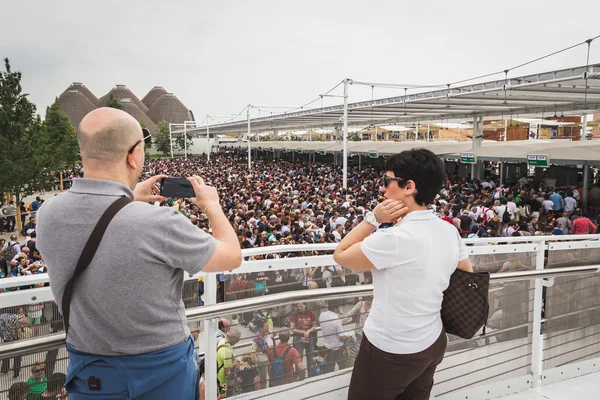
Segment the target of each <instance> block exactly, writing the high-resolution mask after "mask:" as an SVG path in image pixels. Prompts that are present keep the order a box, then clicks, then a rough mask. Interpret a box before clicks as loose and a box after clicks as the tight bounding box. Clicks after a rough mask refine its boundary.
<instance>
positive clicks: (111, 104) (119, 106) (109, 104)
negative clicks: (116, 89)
mask: <svg viewBox="0 0 600 400" xmlns="http://www.w3.org/2000/svg"><path fill="white" fill-rule="evenodd" d="M106 107H112V108H116V109H118V110H122V109H123V104H121V102H120V101H119V99H115V97H114V96H113V95H112V93H111V94H110V97H109V98H108V102H107V103H106Z"/></svg>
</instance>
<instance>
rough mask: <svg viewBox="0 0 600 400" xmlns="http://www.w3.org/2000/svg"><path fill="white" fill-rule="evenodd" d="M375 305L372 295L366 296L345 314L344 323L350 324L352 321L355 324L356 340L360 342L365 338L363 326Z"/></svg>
mask: <svg viewBox="0 0 600 400" xmlns="http://www.w3.org/2000/svg"><path fill="white" fill-rule="evenodd" d="M372 305H373V298H372V297H365V299H364V300H361V301H359V302H358V303H356V305H355V306H354V307H352V309H351V310H350V311H348V313H347V314H346V315H345V316H344V318H345V319H344V321H343V323H344V325H346V324H350V323H352V322H354V323H355V325H354V333H355V334H356V341H357V342H358V343H360V342H362V338H363V328H364V326H365V322H367V317H368V316H369V312H370V311H371V306H372Z"/></svg>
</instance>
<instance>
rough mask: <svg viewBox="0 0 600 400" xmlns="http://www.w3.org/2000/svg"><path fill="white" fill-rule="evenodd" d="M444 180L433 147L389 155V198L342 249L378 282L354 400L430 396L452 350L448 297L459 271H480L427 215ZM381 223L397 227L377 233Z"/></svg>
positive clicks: (348, 262)
mask: <svg viewBox="0 0 600 400" xmlns="http://www.w3.org/2000/svg"><path fill="white" fill-rule="evenodd" d="M444 181H445V171H444V164H443V163H442V161H441V160H440V158H439V157H438V156H436V155H435V154H434V153H432V152H431V151H429V150H427V149H413V150H407V151H403V152H401V153H399V154H396V155H394V156H391V157H389V158H388V159H387V160H386V163H385V174H384V175H383V178H382V187H383V191H384V195H385V198H386V200H385V201H383V202H381V203H380V204H378V205H377V206H376V207H375V209H374V212H372V213H367V215H366V216H365V221H364V222H363V223H361V225H359V226H357V227H356V228H354V229H353V230H352V232H350V234H348V235H347V236H346V237H345V238H344V240H342V242H341V243H340V244H339V245H338V247H337V248H336V250H335V253H334V256H333V258H334V260H335V261H336V262H337V263H338V264H340V265H342V266H343V267H346V268H349V269H352V270H358V271H364V270H369V271H371V272H372V274H373V280H374V285H375V289H374V300H373V306H372V307H371V311H370V313H369V317H368V319H367V321H366V323H365V326H364V329H363V334H364V335H363V339H362V343H361V346H360V351H359V354H358V356H357V358H356V363H355V366H354V369H353V372H352V378H351V381H350V387H349V392H348V398H349V399H350V400H354V399H365V398H373V399H377V398H382V399H383V398H393V397H395V398H396V399H411V400H420V399H428V398H429V396H430V391H431V388H432V387H433V375H434V373H435V370H436V368H437V366H438V365H439V364H440V363H441V362H442V360H443V358H444V353H445V351H446V343H447V338H446V334H445V331H444V328H443V325H442V320H441V316H440V309H441V304H442V299H443V292H444V290H446V288H447V287H448V284H449V282H450V276H451V275H452V273H453V272H454V271H455V270H456V269H457V268H460V269H463V270H465V271H469V272H472V271H473V268H472V266H471V262H470V261H469V257H468V252H467V248H466V246H465V244H464V243H463V241H462V239H461V237H460V235H459V234H458V231H457V230H456V229H453V228H451V227H450V226H449V225H448V224H445V223H444V222H443V221H441V220H440V219H438V218H437V217H436V216H435V215H434V214H433V213H432V212H431V211H430V210H428V206H429V205H430V204H431V203H433V202H434V200H435V197H436V195H437V194H438V193H439V192H440V190H441V189H442V187H443V185H444ZM504 211H505V212H508V211H507V210H506V209H504ZM398 220H399V222H398ZM381 223H395V225H393V226H392V227H390V228H387V229H378V228H379V225H380V224H381ZM375 229H377V230H376V231H375V232H373V231H374V230H375ZM433 246H435V249H434V247H433ZM321 318H323V315H321ZM324 334H325V332H324Z"/></svg>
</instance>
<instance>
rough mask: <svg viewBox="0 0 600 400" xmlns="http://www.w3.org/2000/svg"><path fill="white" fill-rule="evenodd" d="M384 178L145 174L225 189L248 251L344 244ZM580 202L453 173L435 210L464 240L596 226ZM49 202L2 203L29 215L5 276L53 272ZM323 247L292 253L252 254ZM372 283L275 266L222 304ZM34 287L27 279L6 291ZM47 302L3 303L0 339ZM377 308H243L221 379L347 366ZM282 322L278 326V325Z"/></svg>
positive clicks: (298, 171) (273, 172)
mask: <svg viewBox="0 0 600 400" xmlns="http://www.w3.org/2000/svg"><path fill="white" fill-rule="evenodd" d="M76 171H79V172H77V173H75V172H73V173H72V174H69V175H68V178H73V179H76V178H77V177H78V176H79V175H80V172H83V171H80V170H79V169H76ZM382 173H383V171H382V170H381V169H378V168H374V167H371V166H369V167H366V168H362V169H360V170H359V169H358V168H351V169H350V171H349V176H348V188H349V189H348V190H344V189H343V188H342V186H341V182H342V169H341V167H339V166H335V165H332V164H327V163H309V162H291V161H286V160H272V159H264V158H254V159H253V164H252V169H250V170H248V167H247V163H246V158H245V157H243V156H237V155H235V154H233V153H228V152H223V153H218V154H214V155H212V156H211V161H210V162H208V160H207V159H206V157H189V158H187V159H183V158H176V159H157V160H148V161H147V162H146V164H145V166H144V170H143V175H142V179H146V178H149V177H151V176H155V175H159V174H164V175H167V176H169V177H188V176H192V175H199V176H202V177H203V178H204V180H205V181H206V183H207V184H208V185H211V186H214V187H215V188H216V189H217V190H218V193H219V198H220V199H221V203H222V208H223V210H224V212H225V214H226V216H227V217H228V219H229V222H230V223H231V225H232V226H233V228H234V230H235V232H236V234H237V236H238V240H239V244H240V247H241V248H242V249H248V248H253V247H265V246H273V245H284V244H302V243H339V242H340V241H341V240H342V238H343V237H345V235H347V234H348V232H349V231H351V230H352V229H353V227H355V226H357V225H358V224H359V223H360V222H361V221H362V220H363V219H364V216H365V213H366V212H367V211H369V210H372V209H373V208H374V207H375V206H376V205H377V204H378V203H380V202H381V200H382V199H383V198H382V196H381V187H382V186H383V183H382ZM582 197H583V194H582V192H581V188H580V187H564V188H545V187H533V186H531V184H530V183H529V182H528V181H527V180H526V179H522V180H519V181H518V182H515V183H514V184H512V185H504V186H500V185H499V183H498V180H497V179H496V178H495V177H494V176H491V177H486V178H485V179H484V180H482V181H478V180H474V181H470V180H467V179H459V178H457V177H455V176H449V177H448V178H447V180H446V183H445V185H444V188H443V189H442V190H441V192H440V193H439V194H438V195H437V196H436V199H435V201H434V203H433V204H432V205H431V212H432V213H435V214H436V215H437V216H438V217H439V218H441V219H443V220H445V221H447V222H448V223H450V224H452V225H454V226H455V227H456V229H457V230H458V231H459V232H460V234H461V236H462V237H464V238H477V237H488V238H493V237H500V236H504V237H510V236H529V235H564V234H587V233H595V232H596V230H597V226H598V224H599V223H600V217H599V216H597V215H594V214H587V215H584V213H583V211H582ZM588 199H589V201H590V203H589V204H590V205H591V210H592V212H594V211H595V210H596V207H599V206H600V185H599V184H595V185H593V187H592V189H591V190H590V192H589V194H588ZM155 205H156V206H157V207H170V208H173V209H174V210H175V211H177V212H179V213H181V214H183V215H185V216H186V217H187V218H189V220H190V223H191V224H193V225H195V226H197V227H198V229H202V230H204V231H205V232H207V233H211V226H210V224H209V220H208V218H207V215H206V214H205V213H204V210H202V209H200V208H199V207H197V206H196V205H194V204H193V203H192V202H190V201H188V200H187V199H164V200H163V201H162V202H156V204H155ZM42 206H43V200H42V199H41V198H39V197H38V198H37V199H36V201H34V202H32V203H31V204H29V205H25V204H24V203H21V204H20V205H19V207H18V208H17V207H16V206H15V204H14V203H13V202H9V203H8V204H5V205H3V207H2V209H1V214H2V216H3V218H2V226H1V228H2V229H3V230H6V231H8V232H14V231H15V230H16V229H17V227H16V222H15V221H14V216H15V215H16V212H21V214H22V215H24V216H25V215H27V213H31V214H30V217H29V218H28V219H27V221H26V224H24V225H23V226H22V227H21V230H20V232H21V233H22V234H23V235H25V239H20V238H19V237H18V236H17V235H14V234H13V235H12V236H11V237H10V240H8V241H6V240H4V239H2V240H0V249H2V259H1V260H0V267H1V269H0V278H9V277H17V276H25V275H32V274H40V273H46V272H47V268H46V266H45V264H44V261H43V254H40V252H39V251H38V250H37V248H36V230H35V229H36V220H35V213H36V212H37V210H38V209H39V208H40V207H42ZM596 214H597V213H596ZM322 253H323V252H317V251H311V252H289V253H279V254H269V255H266V256H261V255H258V256H252V257H249V259H254V260H259V259H263V258H280V257H298V256H304V255H318V254H322ZM490 272H497V271H490ZM370 281H371V277H370V274H369V273H359V274H356V273H350V272H349V271H347V270H345V269H343V268H341V267H339V266H333V265H332V266H327V267H320V268H306V269H293V270H283V271H269V272H268V273H265V272H258V273H252V274H233V275H225V274H219V276H218V288H219V301H227V300H236V299H243V298H248V297H253V296H262V295H265V294H269V293H277V292H281V291H287V290H296V289H316V288H319V287H332V286H343V285H356V284H362V283H369V282H370ZM193 283H194V284H193V285H186V286H185V287H184V301H185V303H186V307H193V306H198V305H202V304H203V292H204V291H203V281H202V279H201V280H200V281H198V282H193ZM28 288H30V286H22V287H16V288H9V289H5V291H11V290H25V289H28ZM186 291H187V293H186ZM0 295H1V294H0ZM40 304H41V303H40ZM40 304H34V305H28V306H27V307H21V308H19V311H12V312H8V311H7V310H3V312H2V314H1V315H0V336H1V337H2V339H3V341H4V342H9V341H12V340H18V339H20V338H23V337H25V336H24V335H30V336H29V337H31V336H33V335H36V334H38V328H37V326H38V325H40V324H41V323H43V320H44V318H43V315H42V311H43V308H44V307H43V304H41V305H40ZM369 308H370V299H363V300H362V301H360V302H358V303H356V302H353V303H352V305H351V306H350V307H349V309H351V310H350V311H349V312H347V313H345V314H346V315H345V316H344V315H342V316H343V318H342V319H340V318H339V315H340V304H337V303H332V304H320V305H312V306H311V307H307V304H304V303H300V304H296V305H294V306H286V307H277V308H274V309H270V310H259V311H257V312H254V313H245V314H240V315H236V316H234V318H235V320H234V321H232V322H233V325H234V326H231V323H230V322H229V321H226V320H223V321H222V323H220V329H222V330H221V331H220V332H221V333H222V334H223V337H221V338H220V339H221V341H220V342H219V349H218V359H219V360H221V365H222V370H219V382H220V384H221V386H223V387H226V386H227V385H229V387H230V389H229V393H233V392H240V391H242V392H243V391H250V390H255V389H258V388H264V387H267V383H266V382H269V385H270V386H276V385H278V384H282V383H288V382H291V381H293V380H298V379H302V378H303V377H305V376H315V375H318V374H320V373H325V372H330V371H332V370H333V368H334V367H335V364H337V365H338V367H340V368H343V367H345V366H347V365H348V364H347V362H348V360H349V359H351V356H349V354H351V353H352V351H350V349H351V348H353V345H352V344H351V343H352V342H353V340H354V339H352V340H350V339H351V336H354V335H349V334H347V332H348V329H346V328H343V327H342V322H344V323H354V324H355V327H354V328H353V329H351V331H352V332H355V333H356V336H357V338H356V339H357V340H356V342H358V343H360V335H362V331H361V327H362V326H364V322H365V319H366V317H367V315H368V312H369ZM236 324H240V325H244V326H247V327H249V328H250V329H251V330H252V331H254V332H255V336H254V338H253V339H252V348H253V354H254V355H243V354H242V355H238V356H239V357H238V358H237V360H235V362H234V354H233V348H232V346H233V345H235V343H237V342H236V341H239V339H240V332H239V330H238V329H237V328H236V327H235V325H236ZM275 327H280V328H281V329H277V330H275ZM317 328H319V329H321V330H322V334H323V335H324V338H325V340H324V341H323V342H324V343H323V345H322V346H317V334H316V330H317ZM275 333H276V335H275ZM275 337H277V341H275ZM290 340H291V342H292V343H291V344H289V341H290ZM340 349H343V350H340ZM304 360H306V361H304ZM16 361H17V360H15V362H14V363H13V364H14V365H13V371H14V374H15V377H16V376H18V373H19V370H20V365H16ZM5 362H6V363H5ZM279 364H282V367H281V369H280V368H279V367H277V368H276V369H277V373H275V375H273V374H274V373H273V365H276V366H278V365H279ZM8 369H9V360H3V363H2V372H7V371H8ZM38 369H39V368H38ZM38 386H39V385H38ZM236 387H237V389H236ZM38 389H39V388H38ZM38 389H36V390H38Z"/></svg>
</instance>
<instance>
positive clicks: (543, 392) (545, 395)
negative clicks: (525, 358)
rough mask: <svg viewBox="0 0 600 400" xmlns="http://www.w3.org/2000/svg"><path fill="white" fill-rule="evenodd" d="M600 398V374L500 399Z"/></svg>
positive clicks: (565, 399)
mask: <svg viewBox="0 0 600 400" xmlns="http://www.w3.org/2000/svg"><path fill="white" fill-rule="evenodd" d="M598 398H600V372H596V373H593V374H589V375H584V376H580V377H578V378H573V379H568V380H565V381H562V382H557V383H553V384H551V385H548V386H543V387H541V388H537V389H529V390H528V391H526V392H522V393H517V394H511V395H509V396H504V397H499V399H502V400H573V399H581V400H583V399H598Z"/></svg>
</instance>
